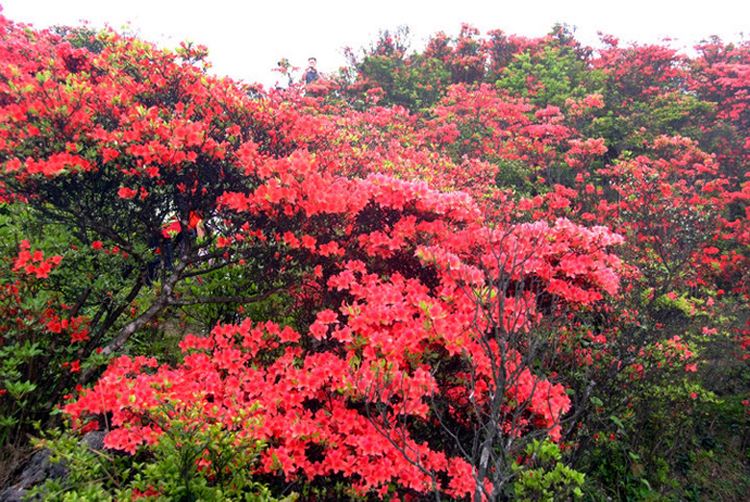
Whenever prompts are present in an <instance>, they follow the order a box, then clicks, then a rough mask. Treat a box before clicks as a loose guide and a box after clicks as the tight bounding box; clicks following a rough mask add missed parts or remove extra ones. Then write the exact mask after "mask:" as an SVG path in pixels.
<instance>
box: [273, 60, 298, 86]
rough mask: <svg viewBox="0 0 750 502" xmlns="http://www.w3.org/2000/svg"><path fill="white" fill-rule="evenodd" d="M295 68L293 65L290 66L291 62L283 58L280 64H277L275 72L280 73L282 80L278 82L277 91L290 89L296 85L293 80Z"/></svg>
mask: <svg viewBox="0 0 750 502" xmlns="http://www.w3.org/2000/svg"><path fill="white" fill-rule="evenodd" d="M293 70H294V68H293V67H292V65H291V64H289V60H288V59H287V58H282V59H281V60H280V61H279V62H278V63H276V69H275V70H274V71H276V72H278V73H280V74H281V75H280V79H279V80H277V81H276V84H275V85H274V88H275V89H277V90H281V89H285V88H289V87H291V86H292V84H293V83H294V82H293V80H292V71H293Z"/></svg>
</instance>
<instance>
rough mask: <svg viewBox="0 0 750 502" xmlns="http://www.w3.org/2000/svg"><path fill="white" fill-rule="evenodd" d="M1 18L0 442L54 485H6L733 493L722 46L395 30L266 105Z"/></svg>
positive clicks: (194, 58)
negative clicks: (422, 41)
mask: <svg viewBox="0 0 750 502" xmlns="http://www.w3.org/2000/svg"><path fill="white" fill-rule="evenodd" d="M0 25H1V26H0V28H1V29H2V33H1V35H2V38H1V40H0V76H1V78H0V197H2V201H3V202H2V204H3V205H2V213H1V214H0V234H1V235H2V236H3V243H2V254H3V256H2V260H3V262H2V269H0V287H1V289H0V312H2V314H3V315H2V319H1V320H0V323H1V324H0V335H1V336H2V342H1V343H0V354H2V367H0V378H2V380H1V381H0V439H2V441H3V448H4V449H5V451H7V452H11V451H19V449H22V448H24V447H25V445H26V444H27V443H28V438H29V437H30V436H31V435H39V434H46V435H51V436H52V437H53V438H51V439H47V440H45V441H44V442H43V444H45V445H46V446H47V447H48V448H49V449H50V451H51V452H52V453H53V456H55V457H57V458H60V459H62V460H63V461H64V463H65V465H66V466H67V468H68V469H69V471H70V476H69V477H68V478H67V479H65V480H51V481H49V482H48V483H46V484H44V485H40V486H38V487H36V488H35V489H34V491H35V493H37V494H39V495H40V496H43V497H47V498H55V497H57V498H60V499H63V497H64V496H65V495H64V494H66V493H67V494H69V495H70V496H71V497H72V496H75V495H76V494H77V495H78V496H79V497H82V498H83V499H86V500H103V499H106V498H113V499H118V500H119V499H130V498H138V497H140V498H152V499H155V498H159V497H162V498H167V499H180V500H197V499H200V500H221V499H226V498H230V499H252V500H255V499H272V498H284V497H289V498H294V497H295V496H299V497H302V498H318V499H331V498H349V497H355V496H359V497H363V498H368V497H371V498H378V497H383V498H392V499H403V500H416V499H426V498H436V499H440V498H441V497H442V498H446V497H447V498H458V499H461V498H465V499H468V498H472V499H474V500H482V499H508V498H518V499H528V500H553V499H556V498H564V499H567V498H581V497H585V498H588V499H591V500H606V499H618V500H632V499H644V500H677V499H701V498H709V499H710V498H722V499H727V500H731V499H733V498H734V499H737V500H739V499H741V497H742V496H743V495H744V494H745V493H746V491H747V488H748V485H749V484H750V474H748V460H747V451H748V450H747V449H748V404H747V403H748V401H747V400H748V398H750V385H748V376H749V368H748V367H747V360H748V352H747V351H748V350H750V330H749V329H748V328H750V325H748V308H747V299H748V276H747V270H748V251H749V249H748V243H749V242H750V241H749V238H750V232H749V231H748V215H749V213H750V211H749V210H748V202H747V201H748V197H750V183H749V182H748V180H747V178H746V173H747V171H748V162H749V161H750V156H749V155H748V153H749V151H750V131H749V130H748V126H749V125H750V123H749V122H748V117H750V101H749V100H748V96H747V88H748V86H749V85H750V81H748V72H747V68H748V67H749V66H748V65H750V46H748V45H747V44H746V43H742V44H739V45H731V44H724V43H722V42H721V41H718V40H712V41H710V42H707V43H705V44H703V45H701V46H700V47H699V52H698V56H696V57H693V58H688V57H686V56H682V55H679V54H677V53H676V52H675V51H673V50H671V49H669V48H667V47H661V46H628V47H621V46H620V45H619V44H618V42H617V41H616V40H614V39H611V38H605V39H604V40H603V41H602V44H603V45H602V47H601V48H600V49H598V50H596V51H594V50H592V49H591V48H588V47H584V46H581V45H580V44H579V43H578V42H577V41H576V40H575V38H574V37H573V35H572V34H571V33H570V32H569V31H568V30H567V29H566V28H564V27H556V28H555V29H554V30H553V32H552V33H551V34H550V35H549V36H547V37H544V38H539V39H525V38H521V37H514V36H506V35H505V34H503V33H502V32H499V31H496V32H491V33H489V34H488V35H487V36H484V37H483V36H481V34H480V33H478V32H477V31H476V30H474V29H473V28H471V27H468V26H464V27H463V28H462V29H461V31H460V33H459V35H458V37H457V38H456V39H451V38H449V37H448V36H446V35H444V34H439V35H436V36H435V37H433V39H431V40H430V41H429V43H428V44H427V47H426V48H425V50H424V51H422V52H421V53H413V52H409V50H408V47H407V45H406V44H405V36H406V33H405V32H404V31H400V32H398V33H396V34H395V35H390V34H387V33H386V34H384V35H383V36H382V37H381V38H380V39H379V40H378V41H376V43H375V44H374V45H373V46H372V47H371V48H370V49H369V50H366V51H364V52H363V53H362V54H361V55H357V54H351V55H350V56H351V57H350V59H351V62H350V66H349V68H347V69H346V70H344V71H342V73H341V75H340V76H339V77H337V78H335V79H331V80H330V81H328V82H327V83H325V84H324V85H322V86H318V87H317V88H315V89H308V92H307V93H305V92H302V90H301V89H296V88H292V89H289V90H285V91H272V92H268V93H267V92H264V91H262V90H258V89H250V88H246V87H244V86H243V85H240V84H238V83H236V82H232V81H231V80H228V79H221V78H216V77H212V76H209V75H208V74H207V73H206V70H205V66H204V60H205V56H206V53H205V49H203V48H201V47H195V46H188V45H185V46H182V47H181V48H180V49H178V50H177V51H175V52H170V51H164V50H161V49H157V48H156V47H154V46H152V45H150V44H148V43H146V42H143V41H141V40H138V39H135V38H131V37H126V36H120V35H117V34H115V33H112V32H102V33H95V32H89V31H87V30H78V29H60V30H55V31H38V30H33V29H31V28H28V27H24V26H19V25H17V24H14V23H12V22H10V21H8V20H6V19H2V20H1V22H0ZM61 418H62V419H64V421H65V425H64V426H65V427H68V428H69V429H68V430H67V431H66V432H65V433H63V434H62V435H60V433H51V432H49V431H50V430H51V429H52V428H53V427H59V426H61V425H62V423H61ZM91 431H104V432H105V433H106V436H105V437H104V447H105V449H104V450H103V451H99V450H91V449H89V448H88V447H87V446H86V443H80V442H79V440H78V439H77V436H76V434H79V433H86V432H91ZM8 458H11V456H10V455H9V456H8ZM11 468H12V466H10V465H8V466H5V467H4V469H6V471H8V472H11ZM717 472H718V473H720V475H719V476H718V479H716V478H717V476H715V474H716V473H717ZM8 479H9V480H10V477H8Z"/></svg>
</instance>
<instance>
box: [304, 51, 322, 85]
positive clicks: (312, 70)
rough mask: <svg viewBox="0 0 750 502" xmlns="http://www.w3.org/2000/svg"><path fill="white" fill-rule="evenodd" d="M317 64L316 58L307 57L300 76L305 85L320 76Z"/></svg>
mask: <svg viewBox="0 0 750 502" xmlns="http://www.w3.org/2000/svg"><path fill="white" fill-rule="evenodd" d="M317 66H318V60H317V59H316V58H314V57H309V58H307V69H306V70H305V74H304V75H303V76H302V80H303V81H304V82H305V85H307V84H310V83H312V82H315V81H316V80H318V79H319V78H320V74H319V73H318V69H317Z"/></svg>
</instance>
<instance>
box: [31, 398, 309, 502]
mask: <svg viewBox="0 0 750 502" xmlns="http://www.w3.org/2000/svg"><path fill="white" fill-rule="evenodd" d="M191 413H192V414H193V416H192V419H194V418H195V416H198V414H200V411H199V410H194V411H192V412H190V413H188V415H184V416H182V417H181V418H179V419H168V418H166V417H168V416H169V415H170V413H169V412H166V413H164V415H163V416H164V417H165V422H164V423H162V424H161V425H162V426H163V427H164V430H165V433H164V435H162V436H161V437H160V439H159V442H158V443H157V444H155V445H152V446H149V447H144V448H142V449H141V450H140V451H139V453H138V454H137V455H135V456H132V457H131V456H128V455H122V454H118V453H113V452H111V451H109V450H99V449H94V448H92V447H91V446H89V445H88V444H87V443H86V440H85V438H84V440H81V438H80V437H79V436H77V435H73V434H70V433H61V432H59V431H58V432H54V431H53V432H50V434H49V436H48V437H47V438H46V439H44V440H40V441H37V443H36V446H37V447H39V448H46V449H47V450H49V451H50V455H51V456H50V459H51V461H52V462H53V463H61V464H62V466H63V467H64V468H65V469H66V471H67V473H66V475H65V476H64V477H62V478H59V479H50V480H47V481H46V482H45V483H44V484H42V485H40V486H37V487H35V488H34V489H33V490H32V491H31V492H30V495H31V496H32V497H34V496H38V497H42V498H43V499H44V500H49V501H59V502H70V501H91V502H94V501H97V502H98V501H106V500H134V499H136V498H143V497H145V499H146V500H158V501H168V500H169V501H182V502H188V501H199V500H200V501H217V502H218V501H222V500H236V501H271V500H283V501H292V500H295V495H289V496H287V497H285V498H282V499H276V498H273V497H272V496H271V493H270V491H269V489H268V488H267V487H266V486H265V485H263V484H261V483H258V482H256V481H254V480H253V479H252V476H251V471H252V466H253V465H254V464H255V463H256V461H257V459H258V454H259V453H260V451H261V450H262V449H263V447H264V445H263V443H261V442H259V441H256V440H252V439H249V438H245V437H240V436H239V435H238V434H236V433H235V432H232V431H231V430H229V429H227V428H226V427H225V426H223V425H222V424H218V423H213V424H203V425H202V426H201V427H197V426H195V425H190V424H195V423H197V422H196V421H195V420H191V415H190V414H191Z"/></svg>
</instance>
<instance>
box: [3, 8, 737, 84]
mask: <svg viewBox="0 0 750 502" xmlns="http://www.w3.org/2000/svg"><path fill="white" fill-rule="evenodd" d="M0 3H1V4H2V5H3V15H5V16H6V17H8V18H10V19H12V20H14V21H21V22H26V23H31V24H33V25H34V26H36V27H47V26H50V25H55V24H63V25H77V24H80V23H81V21H83V20H87V21H89V22H90V23H91V24H92V25H94V26H104V25H105V24H108V25H110V26H112V27H113V28H116V29H119V28H121V27H122V26H124V25H126V24H128V25H129V26H130V30H131V31H134V32H136V33H138V34H139V35H140V36H141V37H142V38H145V39H147V40H150V41H152V42H155V43H157V44H159V45H162V46H166V47H174V46H176V45H177V44H178V43H179V42H180V41H181V40H192V41H195V42H198V43H201V44H204V45H206V46H208V48H209V54H210V56H209V58H210V60H211V61H212V63H213V65H214V72H215V73H217V74H219V75H230V76H232V77H234V78H237V79H242V80H245V81H248V82H261V83H264V84H265V85H270V84H272V83H273V82H274V81H275V80H276V78H277V77H276V74H275V73H274V72H272V71H271V69H272V68H274V67H275V66H276V62H277V61H278V60H279V59H280V58H282V57H287V58H289V60H290V61H291V62H292V64H294V65H297V66H304V65H305V64H306V60H307V57H308V56H311V55H314V56H317V58H318V67H319V69H320V70H322V71H324V72H332V71H335V70H336V69H337V68H338V67H339V66H341V65H343V64H344V58H343V55H342V53H343V48H344V47H346V46H350V47H352V48H355V49H359V48H360V47H362V46H366V45H369V44H370V42H372V41H373V40H375V38H376V36H377V34H378V31H379V30H381V29H393V28H395V27H397V26H399V25H408V26H409V27H410V29H411V41H412V47H421V46H422V45H423V44H424V41H425V40H426V39H427V37H428V36H429V35H430V34H432V33H435V32H437V31H440V30H442V31H445V32H446V33H447V34H448V35H451V36H454V35H456V34H457V33H458V30H459V28H460V25H461V22H468V23H470V24H472V25H474V26H476V27H477V28H479V29H480V30H481V31H482V32H485V31H487V30H489V29H495V28H499V29H502V30H503V31H505V32H506V33H515V34H519V35H526V36H541V35H544V34H545V33H547V32H548V31H549V30H550V28H551V27H552V25H553V24H554V23H556V22H564V23H568V24H570V25H573V26H575V27H576V28H577V31H576V33H577V35H578V37H579V38H580V39H581V40H583V41H584V42H586V43H588V44H592V45H595V44H596V42H597V40H598V39H597V35H596V32H597V31H602V32H605V33H609V34H612V35H615V36H617V37H619V38H620V39H621V40H622V41H623V42H625V41H640V42H656V41H659V40H660V39H662V38H664V37H670V38H672V39H674V40H675V41H676V42H674V45H675V46H676V47H690V46H692V45H693V44H694V43H695V42H697V41H699V40H701V39H703V38H706V37H708V36H710V35H719V36H721V37H722V38H723V39H725V40H737V39H738V38H739V34H740V33H742V32H743V31H744V32H745V33H748V32H750V0H745V1H742V0H682V1H678V0H616V1H612V0H610V1H607V0H599V1H594V0H568V1H566V0H557V1H554V0H552V1H549V0H536V1H535V0H527V1H526V2H523V0H495V1H489V0H485V1H478V0H453V1H450V2H448V1H444V0H433V1H421V0H420V1H412V0H371V1H369V2H358V1H356V0H349V1H342V0H307V1H299V0H264V1H254V0H245V1H241V0H235V1H232V0H212V1H206V0H203V1H194V0H182V1H175V0H125V1H123V0H114V1H108V0H98V1H97V0H0Z"/></svg>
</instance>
